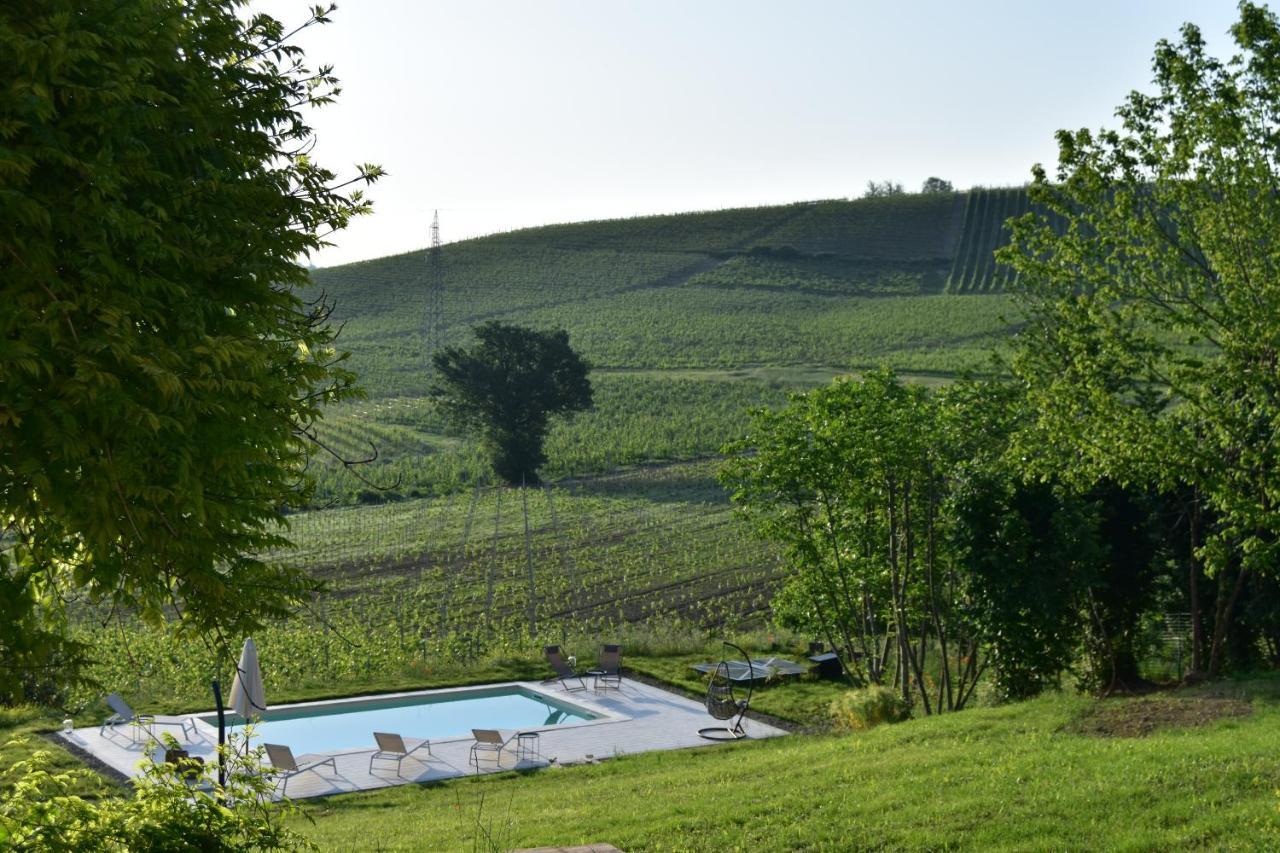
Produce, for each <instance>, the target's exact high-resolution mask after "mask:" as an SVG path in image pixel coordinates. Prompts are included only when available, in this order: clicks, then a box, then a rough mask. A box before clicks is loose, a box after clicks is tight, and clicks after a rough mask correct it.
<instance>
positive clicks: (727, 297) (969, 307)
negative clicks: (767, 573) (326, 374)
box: [313, 190, 1026, 502]
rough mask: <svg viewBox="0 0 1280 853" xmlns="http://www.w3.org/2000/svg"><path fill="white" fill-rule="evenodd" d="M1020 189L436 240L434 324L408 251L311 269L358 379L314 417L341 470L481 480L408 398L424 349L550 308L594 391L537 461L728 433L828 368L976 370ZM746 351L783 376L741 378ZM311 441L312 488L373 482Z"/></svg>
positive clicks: (584, 462)
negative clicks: (438, 274)
mask: <svg viewBox="0 0 1280 853" xmlns="http://www.w3.org/2000/svg"><path fill="white" fill-rule="evenodd" d="M988 197H990V198H999V199H1002V200H1008V203H1007V204H1006V203H1004V201H1002V202H1001V203H1000V204H999V205H997V204H995V203H994V202H989V200H988ZM1025 197H1026V194H1025V191H1022V190H1000V191H992V190H981V191H975V192H973V193H967V194H966V193H948V194H938V195H906V196H897V197H892V198H882V199H862V200H855V201H822V202H808V203H800V204H792V205H784V206H778V207H761V208H747V209H741V210H726V211H712V212H706V213H696V214H679V215H671V216H649V217H639V218H635V219H620V220H609V221H603V222H586V223H577V224H568V225H553V226H546V227H542V228H530V229H525V230H522V231H516V232H511V233H507V234H498V235H494V236H490V237H483V238H477V239H472V240H464V241H461V242H457V243H451V244H447V245H446V246H445V247H444V250H443V263H444V269H445V286H444V297H443V303H444V308H443V321H442V328H441V329H440V332H439V336H438V338H437V339H436V340H428V339H427V338H426V336H425V332H424V318H425V315H426V306H427V294H426V283H427V275H426V270H427V263H426V256H425V252H410V253H406V254H402V255H396V256H393V257H388V258H379V259H376V260H372V261H366V262H362V263H357V264H349V265H346V266H341V267H333V268H327V269H319V270H316V271H314V273H313V277H314V279H315V280H316V282H317V285H318V286H319V288H320V289H322V290H323V291H324V292H325V294H326V295H327V296H328V297H330V298H331V299H332V300H333V301H334V302H335V305H336V310H335V314H334V318H335V320H337V321H339V322H341V323H342V324H343V333H342V338H341V341H342V344H343V345H344V346H345V347H346V348H348V349H349V350H350V351H351V353H352V359H351V365H352V367H353V368H354V369H355V370H356V371H357V372H358V373H359V375H360V377H361V381H362V383H363V385H364V387H365V388H366V390H367V391H368V393H369V395H370V399H369V401H368V403H367V404H365V405H358V406H351V405H347V406H343V407H339V408H337V409H335V410H334V411H333V412H331V417H330V419H329V421H328V423H326V424H325V425H324V427H323V428H322V436H324V437H325V438H326V439H327V440H328V442H331V444H332V446H334V448H335V449H337V450H339V452H340V453H341V454H342V455H343V456H344V457H345V458H365V457H366V456H371V455H372V454H373V450H374V449H376V452H377V454H378V459H377V461H376V462H375V463H372V464H370V465H369V466H367V467H366V468H362V469H360V470H361V471H362V472H364V473H366V474H367V475H368V476H369V478H370V479H372V480H373V481H374V482H375V483H377V484H379V485H390V486H392V488H391V489H389V490H388V492H387V495H388V496H391V497H394V496H396V495H400V496H405V495H421V494H442V493H446V492H448V491H450V490H453V489H457V488H466V487H468V486H469V484H470V483H472V482H474V481H476V480H483V479H485V477H486V476H487V475H486V471H485V465H484V463H483V461H482V460H481V459H480V458H479V457H478V456H477V455H476V453H475V452H474V448H473V446H472V444H471V443H470V442H468V441H467V440H466V437H465V436H458V435H451V434H450V433H449V432H448V430H447V429H446V428H445V425H444V424H443V423H442V422H440V420H439V418H438V417H436V416H435V414H434V412H433V411H432V407H431V405H430V404H429V403H428V402H427V401H425V400H422V399H421V398H422V397H423V395H424V394H425V393H426V391H427V389H428V387H429V378H428V369H429V356H430V353H431V352H432V351H433V349H434V348H435V347H437V346H439V345H447V344H462V343H465V342H466V341H467V340H468V336H469V329H470V328H471V327H472V326H473V325H474V324H476V323H478V322H481V321H484V320H488V319H499V320H503V321H506V322H513V323H520V324H525V325H532V326H536V327H543V328H548V327H560V328H564V329H567V330H568V331H569V333H570V336H571V341H572V343H573V345H574V346H575V347H576V348H577V349H579V350H580V351H581V352H582V353H583V354H584V355H585V356H586V357H587V358H588V359H589V360H590V361H591V363H592V364H593V365H594V366H595V367H596V368H597V372H596V374H595V382H596V386H597V406H596V411H594V412H592V413H589V414H587V415H584V416H582V417H580V418H578V419H577V420H576V421H575V422H573V423H571V424H566V425H561V426H557V428H556V430H555V431H554V432H553V434H552V436H551V440H550V443H549V447H548V456H549V460H550V461H549V463H548V466H547V468H546V472H545V473H546V475H547V476H549V477H552V478H558V477H564V476H573V475H583V474H588V473H595V472H601V471H608V470H612V469H614V468H616V467H618V466H625V465H630V464H635V463H639V462H646V461H670V460H680V459H688V458H692V457H698V456H706V455H711V454H715V453H716V452H718V450H719V448H720V447H721V446H722V445H723V444H724V443H725V442H726V441H727V440H730V439H733V438H736V437H738V435H739V434H740V432H741V428H742V423H743V413H744V412H745V410H746V409H747V408H748V407H752V406H760V405H777V404H778V403H780V402H782V400H783V399H784V394H783V393H782V391H783V390H802V389H804V388H805V387H812V385H813V384H816V383H818V382H825V381H827V380H829V378H830V377H831V376H833V375H837V374H840V373H848V372H851V371H859V370H865V369H868V368H872V367H876V366H879V365H882V364H888V365H890V366H892V367H894V368H895V369H897V370H899V371H903V372H907V373H913V374H918V375H921V376H927V377H939V378H943V379H946V378H948V377H953V376H955V375H957V374H959V373H961V372H965V371H975V372H984V371H987V370H990V369H991V361H990V359H991V353H992V351H993V350H997V349H999V348H1000V347H1001V346H1002V344H1003V342H1004V341H1005V340H1007V338H1008V336H1009V334H1010V333H1011V331H1012V330H1015V329H1016V328H1017V324H1016V322H1011V321H1016V317H1014V316H1013V314H1014V307H1013V305H1012V304H1011V303H1010V301H1009V300H1008V299H1007V297H1005V296H1002V295H1000V294H999V292H998V291H999V290H1000V287H999V286H998V282H997V281H996V279H997V278H998V272H997V271H996V270H995V268H994V267H993V263H994V261H993V260H992V259H991V258H990V257H989V255H990V251H991V250H993V249H994V248H995V247H996V245H997V244H998V243H999V242H1000V239H1001V234H1002V231H1001V227H1000V222H999V221H997V220H996V219H994V218H993V217H994V212H993V211H995V210H996V209H997V208H999V210H1000V211H1004V210H1005V209H1006V208H1007V209H1008V212H1009V213H1013V212H1017V211H1018V210H1021V209H1022V208H1020V207H1019V204H1022V205H1025ZM975 199H976V201H975ZM975 205H977V206H979V207H980V208H981V210H982V211H983V215H982V216H977V215H975V214H974V212H973V209H974V207H975ZM962 280H963V282H964V283H963V284H960V283H959V282H961V281H962ZM953 293H954V294H959V293H963V294H965V295H964V296H963V298H961V297H959V296H956V295H950V294H953ZM762 369H777V370H787V371H789V372H790V377H788V379H786V380H784V381H777V380H776V379H775V380H773V381H764V382H762V381H760V380H759V371H761V370H762ZM713 373H714V374H715V375H714V376H712V375H711V374H713ZM800 376H803V377H805V378H803V379H798V378H797V377H800ZM712 378H713V379H714V380H715V381H708V380H709V379H712ZM319 461H320V467H319V469H318V470H319V471H320V479H321V483H322V489H321V494H320V500H322V501H332V500H337V501H339V502H352V501H355V500H357V499H358V498H359V496H360V495H361V494H362V493H363V494H364V497H365V499H370V500H374V499H377V496H376V495H375V494H373V492H375V491H376V490H374V489H370V488H369V486H368V484H365V483H362V482H360V481H359V480H358V479H357V478H355V477H352V476H351V475H349V474H348V473H346V472H345V471H343V470H342V467H341V466H339V465H336V464H334V463H333V460H328V462H327V463H326V460H325V459H323V458H321V459H320V460H319Z"/></svg>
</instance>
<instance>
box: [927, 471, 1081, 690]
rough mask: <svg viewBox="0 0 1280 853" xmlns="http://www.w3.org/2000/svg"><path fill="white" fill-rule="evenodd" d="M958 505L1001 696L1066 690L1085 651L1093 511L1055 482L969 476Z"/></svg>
mask: <svg viewBox="0 0 1280 853" xmlns="http://www.w3.org/2000/svg"><path fill="white" fill-rule="evenodd" d="M951 500H952V511H953V512H954V513H955V517H954V526H953V528H952V536H953V541H954V545H955V547H956V550H957V556H958V559H959V560H960V561H961V563H962V565H963V566H964V568H965V573H964V577H965V583H966V586H967V589H968V591H969V596H970V598H969V602H968V610H969V612H970V614H971V617H972V619H973V620H974V622H975V624H976V625H977V626H979V629H980V630H981V632H982V636H983V639H984V640H985V644H986V647H987V649H988V650H989V654H990V659H991V663H992V669H993V673H992V680H993V682H994V684H995V688H996V692H997V694H998V695H999V696H1000V697H1001V698H1004V699H1026V698H1029V697H1031V696H1035V695H1036V694H1038V693H1040V692H1041V691H1042V690H1044V689H1045V688H1047V687H1051V686H1053V685H1056V684H1057V683H1058V679H1059V677H1060V675H1061V673H1062V672H1063V671H1064V670H1066V669H1067V668H1068V667H1069V666H1070V665H1071V663H1072V661H1073V660H1074V656H1075V653H1076V650H1077V648H1078V638H1079V628H1080V624H1081V616H1080V604H1079V600H1078V594H1079V592H1080V581H1081V580H1082V579H1085V578H1086V577H1087V576H1086V572H1085V567H1087V566H1090V565H1091V561H1090V557H1091V556H1095V554H1093V553H1091V552H1096V550H1097V547H1098V546H1097V543H1096V541H1094V539H1093V538H1092V537H1091V536H1090V533H1091V532H1092V525H1091V520H1090V519H1089V518H1088V517H1087V512H1086V508H1085V507H1084V506H1082V503H1081V502H1080V501H1078V500H1072V499H1071V498H1069V497H1063V496H1061V495H1060V494H1058V493H1057V492H1055V490H1054V489H1053V487H1052V486H1050V485H1048V484H1043V483H1030V484H1025V483H1019V482H1017V481H1016V480H1014V479H1012V478H1008V477H1004V476H1000V475H998V474H993V473H991V472H984V473H983V474H978V475H974V476H970V477H966V478H964V479H963V480H962V481H961V482H960V483H959V484H958V487H957V489H956V491H955V493H954V494H953V496H952V498H951Z"/></svg>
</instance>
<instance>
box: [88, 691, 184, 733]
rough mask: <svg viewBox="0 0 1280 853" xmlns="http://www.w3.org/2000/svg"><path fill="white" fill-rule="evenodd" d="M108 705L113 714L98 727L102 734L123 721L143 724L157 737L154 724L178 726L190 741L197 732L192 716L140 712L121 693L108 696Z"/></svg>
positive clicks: (143, 726)
mask: <svg viewBox="0 0 1280 853" xmlns="http://www.w3.org/2000/svg"><path fill="white" fill-rule="evenodd" d="M107 706H108V707H109V708H111V716H110V717H107V718H106V719H105V720H103V721H102V725H101V726H99V727H98V734H102V733H103V732H105V731H106V730H107V728H108V727H115V726H118V725H120V724H121V723H132V724H134V725H137V726H141V727H142V728H143V729H145V730H146V731H147V733H148V734H150V735H151V736H152V738H153V739H155V733H154V732H152V731H151V727H152V726H177V727H178V728H180V729H181V730H182V736H183V737H184V738H186V739H187V740H188V741H190V740H191V738H192V737H193V736H194V735H195V734H196V721H195V719H194V718H192V717H166V716H163V715H161V714H139V713H137V712H136V711H134V710H133V708H131V707H129V703H128V702H126V701H124V697H123V696H121V695H120V694H119V693H112V694H111V695H110V696H108V697H107Z"/></svg>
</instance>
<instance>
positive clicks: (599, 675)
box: [587, 643, 622, 688]
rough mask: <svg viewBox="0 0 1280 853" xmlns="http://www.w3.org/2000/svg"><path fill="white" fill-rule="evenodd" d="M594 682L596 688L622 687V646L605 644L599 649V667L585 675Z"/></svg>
mask: <svg viewBox="0 0 1280 853" xmlns="http://www.w3.org/2000/svg"><path fill="white" fill-rule="evenodd" d="M587 675H590V676H593V677H594V678H595V680H596V687H597V688H599V687H600V686H601V685H604V686H605V687H617V688H620V687H622V646H619V645H617V644H612V643H606V644H605V645H604V646H603V647H602V648H601V649H600V663H599V665H598V666H597V667H596V668H595V669H593V670H591V671H590V672H588V673H587Z"/></svg>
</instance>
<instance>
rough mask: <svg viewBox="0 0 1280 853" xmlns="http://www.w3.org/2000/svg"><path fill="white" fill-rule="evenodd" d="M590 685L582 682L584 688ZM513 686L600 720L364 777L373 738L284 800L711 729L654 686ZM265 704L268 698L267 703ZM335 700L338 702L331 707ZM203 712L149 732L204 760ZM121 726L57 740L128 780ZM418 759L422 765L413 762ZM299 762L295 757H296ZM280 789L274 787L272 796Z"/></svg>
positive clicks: (689, 704)
mask: <svg viewBox="0 0 1280 853" xmlns="http://www.w3.org/2000/svg"><path fill="white" fill-rule="evenodd" d="M587 683H588V684H589V685H590V684H591V682H590V680H588V682H587ZM485 686H486V687H493V686H518V687H523V688H525V689H528V690H532V691H535V692H542V693H547V694H549V695H552V696H555V697H556V698H557V699H558V700H560V701H561V702H569V703H571V704H574V705H579V706H581V707H582V708H585V709H587V710H588V711H591V712H593V713H595V714H599V715H600V718H599V719H595V720H588V721H585V722H579V723H572V724H565V725H559V726H535V727H530V728H524V729H521V730H520V731H522V732H537V733H538V735H539V736H538V739H537V740H538V749H539V753H540V757H537V758H534V757H526V758H522V759H519V760H517V758H516V742H515V739H514V738H512V740H511V744H510V746H509V747H508V748H507V749H504V750H503V751H502V752H501V753H500V758H499V760H498V761H494V760H493V759H492V758H490V757H489V756H487V755H482V760H481V766H480V768H479V769H478V770H477V768H476V767H475V766H473V765H471V764H470V762H469V754H470V750H471V744H472V743H473V740H472V738H471V736H470V735H468V736H466V737H454V738H444V739H440V740H435V739H433V740H432V742H431V753H432V754H431V755H430V756H426V755H423V754H422V753H418V754H417V755H415V756H414V757H412V758H408V759H405V760H404V761H403V762H402V763H401V765H400V772H399V773H397V771H396V768H395V766H394V763H392V762H380V763H379V764H378V765H377V766H375V767H374V769H373V771H372V772H370V771H369V756H370V754H372V753H373V751H374V746H373V733H372V732H369V733H368V734H367V735H365V737H366V738H367V739H368V741H369V746H368V747H367V748H365V749H359V750H345V751H341V752H333V753H324V755H332V756H333V757H334V759H335V764H336V770H335V769H334V768H333V767H329V766H324V767H320V768H318V769H316V770H308V771H306V772H303V773H300V774H298V775H296V776H294V777H292V778H290V779H288V780H287V782H286V784H285V786H284V789H283V793H285V794H287V795H288V796H289V797H290V798H292V799H302V798H305V797H323V796H329V795H332V794H342V793H349V792H352V791H368V790H373V789H376V788H387V787H391V786H393V785H407V784H410V783H417V782H434V781H438V780H442V779H450V778H453V777H458V776H468V775H475V774H477V773H498V772H502V771H507V770H526V769H530V770H531V769H535V768H539V767H548V766H551V765H553V764H556V765H561V766H564V765H569V764H581V763H587V762H592V761H599V760H601V759H606V758H612V757H614V756H618V755H626V754H629V753H637V752H649V751H652V750H660V749H686V748H689V747H694V746H707V745H709V744H711V743H712V742H711V741H708V740H705V739H703V738H701V737H699V736H698V729H700V728H702V727H705V726H713V725H718V723H717V721H716V720H714V719H712V718H711V716H710V715H709V714H708V713H707V710H706V708H705V707H704V706H703V705H702V703H701V702H697V701H694V700H692V699H687V698H685V697H683V696H677V695H676V694H674V693H670V692H668V691H666V690H662V689H661V688H658V687H653V686H651V685H648V684H641V683H639V682H636V681H631V680H624V681H623V683H622V687H621V688H602V689H592V688H590V687H589V688H588V689H587V690H576V691H573V692H569V691H566V690H564V689H562V688H561V687H560V685H559V684H557V683H555V682H551V683H538V682H532V681H521V682H509V683H508V684H507V685H485ZM476 687H478V685H472V686H471V687H462V688H448V689H444V690H424V691H415V692H412V693H396V694H390V696H382V697H380V698H392V697H399V696H413V695H419V694H421V695H432V696H440V695H444V694H448V693H465V692H466V691H467V690H474V689H476ZM269 698H270V697H269V696H268V699H269ZM333 701H338V700H333ZM327 704H330V702H303V703H298V704H296V705H289V706H276V707H290V708H299V707H306V706H308V705H316V706H319V705H327ZM208 714H209V712H204V713H202V714H193V715H191V716H192V717H194V718H195V725H196V734H195V735H194V736H192V738H191V740H190V742H189V743H188V742H187V741H186V739H185V738H184V737H182V736H181V733H180V732H179V730H178V729H177V727H170V726H156V729H155V730H156V733H157V734H159V733H161V732H166V731H167V732H172V733H173V734H174V735H175V736H176V737H177V738H178V741H179V743H180V744H181V745H182V746H183V748H184V749H186V750H187V751H188V752H190V753H191V755H193V756H200V757H201V758H204V759H205V760H206V761H208V760H211V759H212V756H213V753H214V747H215V745H216V744H217V741H218V732H217V729H216V728H215V727H213V726H210V725H209V724H207V723H205V722H204V721H203V720H201V719H200V717H202V716H208ZM743 724H744V726H745V728H746V730H747V734H748V736H749V737H752V738H764V737H776V736H778V735H783V734H786V732H785V731H783V730H782V729H778V728H775V727H774V726H769V725H766V724H764V723H760V722H756V721H755V720H750V719H748V720H745V721H744V723H743ZM400 734H402V735H404V736H405V738H406V740H408V741H409V742H410V746H412V745H413V743H414V742H415V741H414V740H413V738H414V737H415V733H414V732H400ZM132 735H133V732H132V731H131V727H130V726H128V725H121V726H117V727H115V728H108V729H107V730H106V731H105V732H104V733H101V734H100V733H99V731H98V728H97V727H96V726H94V727H89V728H81V729H75V730H73V731H72V732H71V733H69V734H67V733H61V734H60V735H59V736H60V737H61V738H63V739H65V740H66V741H68V742H69V743H71V744H73V745H75V746H76V747H78V748H79V749H81V750H84V751H85V752H87V753H88V754H90V755H92V756H93V757H94V758H96V759H98V760H99V761H101V762H103V763H104V764H106V765H107V766H108V767H110V768H112V769H114V770H116V771H118V772H119V773H121V774H123V775H125V776H128V777H134V776H137V775H139V762H141V761H146V760H148V759H149V758H150V756H149V754H148V751H149V749H150V747H149V746H148V744H149V743H152V744H153V743H154V741H151V739H150V738H147V737H145V736H144V737H143V738H142V739H141V740H138V741H135V740H134V738H133V736H132ZM418 755H422V760H419V759H418ZM296 757H297V758H298V761H299V763H300V764H301V763H303V762H302V758H301V756H300V755H299V756H296ZM279 793H280V788H279V787H278V788H277V794H279Z"/></svg>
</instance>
